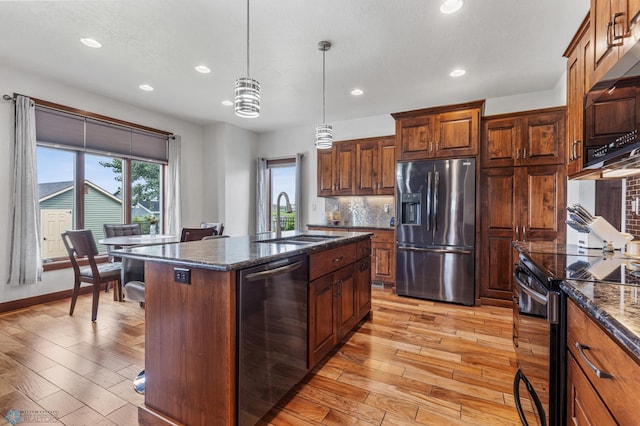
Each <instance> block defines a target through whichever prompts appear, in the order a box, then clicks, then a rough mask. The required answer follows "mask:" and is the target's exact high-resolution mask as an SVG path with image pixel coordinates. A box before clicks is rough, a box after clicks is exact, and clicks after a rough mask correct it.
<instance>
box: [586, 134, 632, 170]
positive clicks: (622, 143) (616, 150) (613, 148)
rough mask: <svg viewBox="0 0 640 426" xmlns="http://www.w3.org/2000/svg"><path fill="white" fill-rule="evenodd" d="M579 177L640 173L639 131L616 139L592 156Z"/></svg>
mask: <svg viewBox="0 0 640 426" xmlns="http://www.w3.org/2000/svg"><path fill="white" fill-rule="evenodd" d="M591 158H592V159H591V160H590V161H589V162H587V163H586V164H585V166H584V169H583V171H584V172H585V173H584V174H582V175H581V176H580V177H579V178H578V179H620V178H625V177H629V176H635V175H640V139H638V137H637V131H634V132H633V133H631V134H629V135H626V136H625V137H622V138H618V139H616V141H615V142H612V143H610V144H609V145H605V146H603V147H601V148H598V150H597V151H596V152H595V153H594V154H593V155H592V156H591Z"/></svg>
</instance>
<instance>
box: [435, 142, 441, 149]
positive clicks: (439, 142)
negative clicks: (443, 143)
mask: <svg viewBox="0 0 640 426" xmlns="http://www.w3.org/2000/svg"><path fill="white" fill-rule="evenodd" d="M439 143H440V142H438V141H436V151H437V150H438V144H439Z"/></svg>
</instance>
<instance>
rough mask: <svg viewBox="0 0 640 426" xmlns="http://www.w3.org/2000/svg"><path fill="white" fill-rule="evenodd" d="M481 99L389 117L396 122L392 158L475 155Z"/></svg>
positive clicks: (481, 105)
mask: <svg viewBox="0 0 640 426" xmlns="http://www.w3.org/2000/svg"><path fill="white" fill-rule="evenodd" d="M483 107H484V100H482V101H475V102H469V103H465V104H458V105H447V106H441V107H435V108H426V109H421V110H415V111H407V112H400V113H395V114H391V115H392V116H393V118H394V119H395V120H396V159H398V160H422V159H427V158H446V157H460V156H474V155H478V145H479V139H480V116H481V115H482V109H483Z"/></svg>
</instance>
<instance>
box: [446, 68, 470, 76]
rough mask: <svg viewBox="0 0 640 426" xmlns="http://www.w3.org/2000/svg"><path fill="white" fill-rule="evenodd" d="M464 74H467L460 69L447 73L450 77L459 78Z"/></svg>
mask: <svg viewBox="0 0 640 426" xmlns="http://www.w3.org/2000/svg"><path fill="white" fill-rule="evenodd" d="M466 73H467V72H466V71H465V70H463V69H462V68H457V69H455V70H453V71H451V72H450V73H449V75H450V76H451V77H460V76H463V75H465V74H466Z"/></svg>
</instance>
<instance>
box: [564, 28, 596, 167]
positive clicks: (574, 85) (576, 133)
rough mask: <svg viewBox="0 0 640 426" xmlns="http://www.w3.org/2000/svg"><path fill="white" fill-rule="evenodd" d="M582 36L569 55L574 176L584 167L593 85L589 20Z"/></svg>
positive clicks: (569, 125) (570, 147) (569, 137)
mask: <svg viewBox="0 0 640 426" xmlns="http://www.w3.org/2000/svg"><path fill="white" fill-rule="evenodd" d="M578 34H579V39H578V41H577V42H576V44H575V46H574V48H573V51H571V52H570V53H569V56H568V58H567V122H566V126H565V129H566V138H565V140H566V146H565V149H566V157H567V175H568V176H569V177H572V176H574V175H577V174H579V173H580V172H581V171H582V167H583V165H584V157H583V152H582V150H583V141H584V139H583V135H584V129H583V126H584V95H585V93H586V90H588V89H589V88H590V86H589V82H588V81H587V80H588V78H587V75H588V73H587V70H588V68H587V64H588V63H589V59H590V58H589V56H590V53H591V49H590V47H591V40H590V37H591V27H590V25H589V22H586V23H585V25H584V26H583V27H581V28H580V30H579V31H578Z"/></svg>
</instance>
